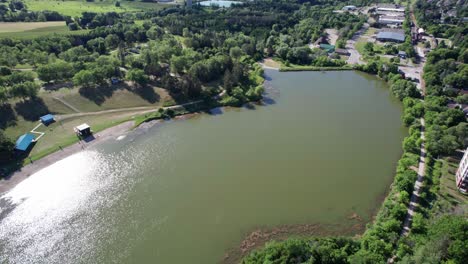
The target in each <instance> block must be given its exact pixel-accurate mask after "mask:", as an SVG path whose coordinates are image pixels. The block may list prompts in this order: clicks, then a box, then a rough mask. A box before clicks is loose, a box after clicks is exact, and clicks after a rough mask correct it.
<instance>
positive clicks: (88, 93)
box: [78, 85, 121, 105]
mask: <svg viewBox="0 0 468 264" xmlns="http://www.w3.org/2000/svg"><path fill="white" fill-rule="evenodd" d="M118 89H121V87H120V86H116V85H103V86H99V87H81V88H80V89H79V91H78V92H79V93H80V95H81V96H83V97H85V98H86V99H88V100H90V101H93V102H94V103H95V104H97V105H102V104H103V103H104V102H105V101H106V99H107V98H110V97H112V95H113V94H114V92H115V91H116V90H118Z"/></svg>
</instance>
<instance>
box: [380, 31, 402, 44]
mask: <svg viewBox="0 0 468 264" xmlns="http://www.w3.org/2000/svg"><path fill="white" fill-rule="evenodd" d="M377 39H378V40H383V41H395V42H405V33H404V32H403V31H401V32H400V31H386V30H384V31H380V32H379V33H378V34H377Z"/></svg>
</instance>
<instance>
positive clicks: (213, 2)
mask: <svg viewBox="0 0 468 264" xmlns="http://www.w3.org/2000/svg"><path fill="white" fill-rule="evenodd" d="M233 4H242V2H239V1H223V0H209V1H202V2H200V5H202V6H219V7H231V5H233Z"/></svg>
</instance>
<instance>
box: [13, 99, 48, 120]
mask: <svg viewBox="0 0 468 264" xmlns="http://www.w3.org/2000/svg"><path fill="white" fill-rule="evenodd" d="M15 110H16V113H18V115H20V116H22V117H23V118H24V119H25V120H27V121H38V120H39V117H41V116H43V115H46V114H48V113H50V111H49V108H47V106H46V105H45V103H44V101H43V100H42V99H41V98H39V97H36V98H32V99H29V100H26V101H22V102H19V103H17V104H16V105H15Z"/></svg>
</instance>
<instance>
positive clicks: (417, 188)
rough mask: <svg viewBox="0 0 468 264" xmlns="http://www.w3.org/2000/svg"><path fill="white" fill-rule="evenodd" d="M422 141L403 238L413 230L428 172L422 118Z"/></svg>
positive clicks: (402, 232) (402, 233)
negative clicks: (416, 176) (426, 172)
mask: <svg viewBox="0 0 468 264" xmlns="http://www.w3.org/2000/svg"><path fill="white" fill-rule="evenodd" d="M421 139H422V140H423V143H422V144H421V156H420V157H419V168H418V178H417V180H416V182H415V183H414V190H413V193H412V194H411V199H410V204H409V207H408V213H407V215H406V218H405V221H404V222H403V230H402V231H401V235H402V236H407V235H408V234H409V232H410V230H411V224H412V222H413V216H414V213H415V210H416V208H417V207H418V205H419V195H420V193H421V187H422V186H423V181H424V174H425V170H426V163H425V159H426V149H425V147H424V140H425V137H424V119H423V118H421Z"/></svg>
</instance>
